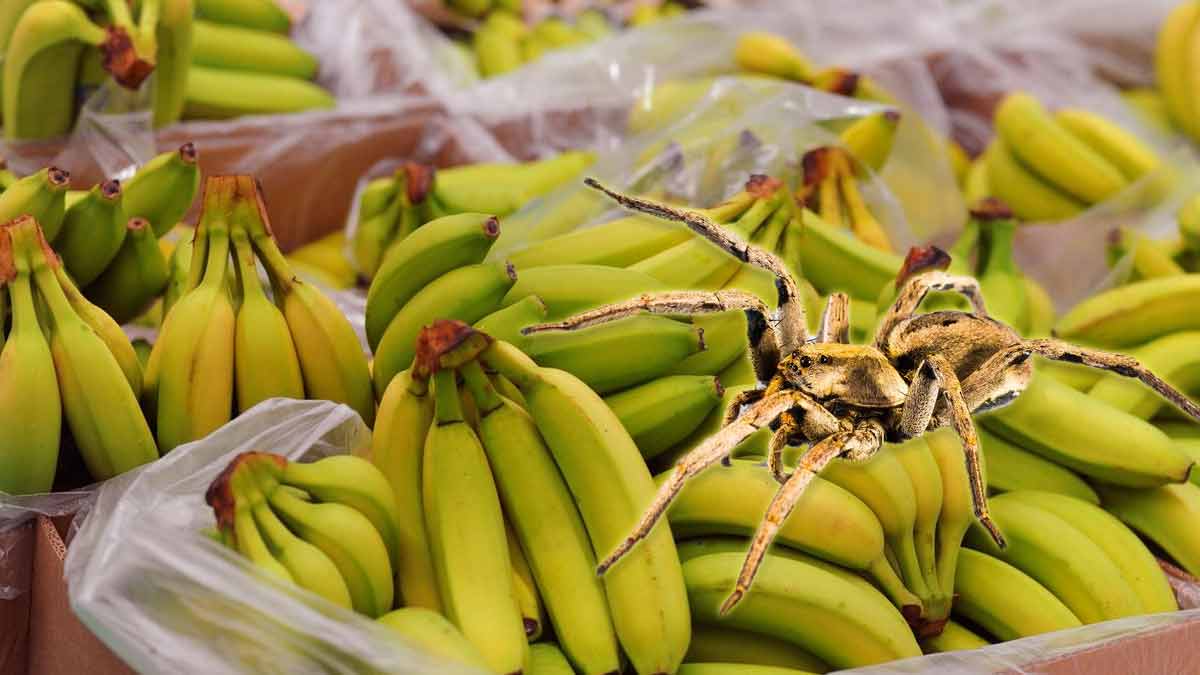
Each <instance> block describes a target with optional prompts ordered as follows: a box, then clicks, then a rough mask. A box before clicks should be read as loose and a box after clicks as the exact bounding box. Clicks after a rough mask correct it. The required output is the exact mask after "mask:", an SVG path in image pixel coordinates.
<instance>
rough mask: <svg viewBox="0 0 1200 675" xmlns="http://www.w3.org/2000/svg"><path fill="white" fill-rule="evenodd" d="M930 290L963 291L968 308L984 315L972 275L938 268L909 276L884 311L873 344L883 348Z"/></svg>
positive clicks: (980, 295) (981, 296)
mask: <svg viewBox="0 0 1200 675" xmlns="http://www.w3.org/2000/svg"><path fill="white" fill-rule="evenodd" d="M930 291H955V292H957V293H960V294H962V295H963V296H964V297H965V298H966V299H967V300H969V301H970V302H971V308H972V310H973V311H974V312H975V314H977V315H979V316H987V315H988V313H987V307H986V306H985V305H984V302H983V294H982V293H980V291H979V282H978V281H977V280H976V279H975V278H974V277H967V276H957V275H954V274H946V273H945V272H941V271H933V272H925V273H923V274H918V275H916V276H914V277H912V278H910V279H909V280H908V281H907V282H906V283H905V284H904V286H903V287H902V288H901V289H900V294H899V295H898V296H896V301H895V302H893V303H892V306H891V307H890V308H888V311H887V314H885V315H884V317H883V320H882V321H880V323H879V328H878V329H877V330H876V331H875V346H876V347H878V348H879V349H883V347H884V345H885V344H886V342H887V338H888V336H889V335H890V334H891V332H892V330H893V329H895V328H896V326H897V325H899V324H900V322H902V321H904V320H906V319H910V318H912V316H913V314H914V313H915V312H916V311H917V307H919V306H920V305H921V301H922V300H924V299H925V296H926V295H928V294H929V292H930Z"/></svg>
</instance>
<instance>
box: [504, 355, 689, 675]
mask: <svg viewBox="0 0 1200 675" xmlns="http://www.w3.org/2000/svg"><path fill="white" fill-rule="evenodd" d="M482 358H483V360H484V363H485V364H486V365H487V366H489V367H490V368H492V369H494V370H496V371H497V372H499V373H500V374H502V375H504V376H505V377H506V378H508V379H509V380H511V381H512V382H513V383H514V384H516V385H517V387H518V388H520V389H521V392H522V393H523V394H524V395H525V398H526V401H527V403H528V406H529V407H528V411H529V414H530V416H532V417H533V420H534V422H535V423H536V424H537V427H538V431H539V432H540V433H541V435H542V437H543V439H544V440H545V441H546V445H547V446H548V447H549V448H550V451H551V454H553V456H554V460H555V463H556V464H557V465H558V468H559V470H560V471H561V473H562V476H563V478H564V479H565V480H566V483H567V487H568V488H569V489H570V491H571V494H572V496H573V497H574V499H575V502H576V504H577V505H578V508H579V512H580V515H581V516H582V518H583V522H584V526H585V528H586V530H587V533H588V536H589V538H590V539H591V542H592V550H593V551H611V550H612V549H613V548H614V547H615V546H616V545H617V544H618V543H619V542H620V541H622V540H623V539H624V537H625V536H626V534H628V528H629V526H630V524H631V523H633V522H634V521H635V520H636V519H637V518H638V517H639V516H640V515H641V512H642V509H643V508H645V506H646V504H648V503H650V501H651V500H652V499H653V498H654V482H653V480H652V479H651V478H650V473H649V471H647V470H646V465H645V463H644V461H643V460H642V457H641V454H640V453H639V452H638V450H637V446H636V445H635V444H634V442H633V440H632V439H631V438H630V437H629V434H628V433H626V432H625V430H624V428H623V427H621V423H620V420H618V419H617V418H616V415H614V414H613V412H612V411H611V410H610V409H609V408H608V406H607V405H605V404H604V401H603V400H602V399H600V397H599V396H597V395H596V393H595V392H593V391H592V390H591V389H589V388H588V387H587V385H585V384H584V383H583V382H582V381H580V380H579V379H578V378H576V377H574V376H572V375H570V374H569V373H566V372H564V371H560V370H555V369H552V368H539V367H538V366H537V365H536V364H535V363H534V362H533V361H532V360H530V359H529V358H528V357H526V356H525V355H524V354H522V353H521V352H520V350H518V349H516V348H515V347H513V346H512V345H510V344H507V343H503V342H496V343H493V344H492V345H491V347H489V349H488V350H487V351H485V352H484V353H483V355H482ZM604 587H605V590H606V592H607V593H606V594H607V597H608V604H609V610H610V612H611V615H612V620H613V627H614V628H615V629H616V633H617V638H618V640H619V642H620V645H621V647H622V648H623V649H624V651H625V653H626V654H627V655H628V656H629V659H630V661H631V662H632V664H633V667H634V668H635V669H636V670H637V672H641V673H666V672H673V671H674V670H675V669H676V668H677V667H678V665H679V663H680V661H681V660H682V659H683V655H684V652H685V651H686V650H687V644H688V641H689V639H690V634H691V623H690V621H689V618H688V609H687V606H688V605H687V592H686V589H685V588H684V583H683V575H682V571H681V569H680V565H679V558H678V556H677V554H676V552H675V547H674V544H673V542H672V541H671V533H670V530H669V529H668V528H667V527H666V526H660V527H659V528H657V530H656V531H655V532H654V533H652V534H651V535H650V536H649V537H648V538H647V539H646V540H645V541H643V542H642V543H641V544H640V545H639V546H638V547H637V548H636V549H634V550H633V551H631V552H630V553H629V554H628V555H627V556H626V557H625V558H623V559H622V561H621V564H620V565H617V566H615V567H613V568H612V569H611V570H609V571H608V573H607V574H606V575H605V576H604ZM646 607H655V608H656V611H654V612H647V611H645V608H646Z"/></svg>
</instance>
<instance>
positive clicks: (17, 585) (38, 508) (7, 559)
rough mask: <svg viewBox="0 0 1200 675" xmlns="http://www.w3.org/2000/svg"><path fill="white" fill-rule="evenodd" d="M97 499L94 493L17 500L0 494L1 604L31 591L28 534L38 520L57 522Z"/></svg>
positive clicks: (33, 496) (81, 491) (52, 495)
mask: <svg viewBox="0 0 1200 675" xmlns="http://www.w3.org/2000/svg"><path fill="white" fill-rule="evenodd" d="M94 497H95V493H94V491H92V490H76V491H70V492H55V493H51V494H37V495H21V496H13V495H6V494H3V493H0V600H13V599H15V598H17V597H19V596H21V595H23V594H24V593H27V592H28V591H29V583H30V577H29V574H30V566H29V562H30V561H29V560H27V559H26V558H27V557H28V554H29V551H28V550H26V549H28V542H27V541H26V539H27V536H28V532H26V531H25V530H31V529H32V526H33V521H34V520H36V519H37V517H38V516H46V517H48V518H56V517H58V516H65V515H69V514H72V513H75V512H76V511H78V510H80V509H81V508H86V506H87V504H89V503H90V502H91V500H92V499H93V498H94Z"/></svg>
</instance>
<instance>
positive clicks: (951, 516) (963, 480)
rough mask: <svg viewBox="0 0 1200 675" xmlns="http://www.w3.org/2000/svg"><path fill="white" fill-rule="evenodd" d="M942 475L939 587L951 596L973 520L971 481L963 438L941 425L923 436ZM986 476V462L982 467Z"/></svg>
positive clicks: (939, 516) (939, 527)
mask: <svg viewBox="0 0 1200 675" xmlns="http://www.w3.org/2000/svg"><path fill="white" fill-rule="evenodd" d="M923 438H924V439H925V441H926V442H927V443H928V444H929V450H930V452H931V453H932V454H933V460H934V461H935V462H937V465H938V474H939V475H940V476H941V478H942V510H941V513H939V514H938V524H937V556H936V558H937V575H938V588H939V589H940V590H941V592H942V594H943V595H944V596H948V597H953V595H954V575H955V570H957V569H958V558H959V554H960V553H961V551H962V541H963V537H964V536H965V535H966V533H967V530H968V529H969V528H970V527H971V524H972V523H974V522H975V512H974V507H973V502H972V500H971V481H970V478H969V477H968V476H967V467H966V461H965V460H964V459H963V448H962V441H960V440H959V438H958V434H956V433H954V430H953V429H949V428H942V429H938V430H937V431H934V432H932V433H928V434H925V436H924V437H923ZM981 468H983V469H984V475H985V476H986V475H987V466H986V463H985V464H984V465H983V466H982V467H981Z"/></svg>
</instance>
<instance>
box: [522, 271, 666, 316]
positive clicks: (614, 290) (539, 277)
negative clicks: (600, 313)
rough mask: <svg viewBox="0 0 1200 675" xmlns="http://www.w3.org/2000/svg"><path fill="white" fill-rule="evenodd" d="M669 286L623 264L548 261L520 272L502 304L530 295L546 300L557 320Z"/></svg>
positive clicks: (548, 312) (547, 308) (548, 313)
mask: <svg viewBox="0 0 1200 675" xmlns="http://www.w3.org/2000/svg"><path fill="white" fill-rule="evenodd" d="M664 290H668V287H667V286H665V285H663V284H662V282H660V281H658V280H657V279H655V278H653V277H651V276H648V275H646V274H642V273H640V272H635V271H634V270H630V269H622V268H620V267H605V266H603V265H546V266H545V267H535V268H533V269H528V270H523V271H521V272H520V274H519V277H518V279H517V283H515V284H513V287H512V288H510V289H509V291H508V293H507V294H505V296H504V299H503V300H501V302H500V306H501V307H507V306H509V305H511V304H513V303H515V302H517V301H519V300H522V299H524V298H526V297H528V296H530V295H536V296H538V297H539V298H541V299H542V301H543V302H544V303H545V304H546V310H547V317H546V320H547V321H558V320H561V319H564V318H566V317H568V316H571V315H572V314H577V313H579V312H581V311H583V310H585V309H591V308H593V307H598V306H600V305H605V304H608V303H612V302H620V301H622V300H628V299H630V298H632V297H634V296H637V295H640V294H642V293H651V292H654V291H664Z"/></svg>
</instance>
